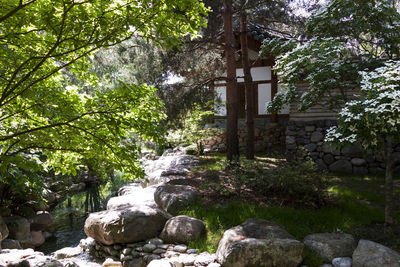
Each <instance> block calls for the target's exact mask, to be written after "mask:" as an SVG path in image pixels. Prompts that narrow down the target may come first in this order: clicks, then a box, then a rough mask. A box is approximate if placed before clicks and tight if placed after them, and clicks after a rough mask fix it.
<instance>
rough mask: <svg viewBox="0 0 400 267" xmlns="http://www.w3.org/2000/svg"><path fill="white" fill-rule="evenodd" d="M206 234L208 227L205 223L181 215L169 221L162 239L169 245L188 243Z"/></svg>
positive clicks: (162, 233)
mask: <svg viewBox="0 0 400 267" xmlns="http://www.w3.org/2000/svg"><path fill="white" fill-rule="evenodd" d="M205 234H206V226H205V224H204V222H203V221H201V220H199V219H196V218H192V217H189V216H185V215H181V216H176V217H172V218H171V219H169V220H168V221H167V223H166V224H165V226H164V229H163V231H162V232H161V235H160V237H161V238H162V239H163V240H165V242H167V243H188V242H191V241H196V240H197V239H199V238H200V237H202V236H204V235H205Z"/></svg>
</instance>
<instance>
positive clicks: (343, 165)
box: [329, 159, 353, 173]
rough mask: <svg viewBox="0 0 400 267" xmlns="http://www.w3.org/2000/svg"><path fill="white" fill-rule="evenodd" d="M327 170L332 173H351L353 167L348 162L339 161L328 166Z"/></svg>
mask: <svg viewBox="0 0 400 267" xmlns="http://www.w3.org/2000/svg"><path fill="white" fill-rule="evenodd" d="M329 170H330V171H332V172H341V173H353V166H352V165H351V163H350V161H348V160H345V159H340V160H338V161H336V162H334V163H332V164H331V165H329Z"/></svg>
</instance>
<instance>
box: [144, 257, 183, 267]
mask: <svg viewBox="0 0 400 267" xmlns="http://www.w3.org/2000/svg"><path fill="white" fill-rule="evenodd" d="M175 266H176V265H175V264H173V263H172V262H170V261H169V260H166V259H162V260H153V261H151V262H150V263H149V265H147V267H175Z"/></svg>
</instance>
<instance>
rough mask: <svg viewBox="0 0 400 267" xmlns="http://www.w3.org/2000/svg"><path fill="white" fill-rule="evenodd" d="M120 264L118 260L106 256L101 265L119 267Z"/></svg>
mask: <svg viewBox="0 0 400 267" xmlns="http://www.w3.org/2000/svg"><path fill="white" fill-rule="evenodd" d="M121 266H122V264H121V262H119V261H115V260H113V259H112V258H107V259H106V260H105V261H104V263H103V267H121Z"/></svg>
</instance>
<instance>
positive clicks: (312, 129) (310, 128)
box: [304, 125, 315, 132]
mask: <svg viewBox="0 0 400 267" xmlns="http://www.w3.org/2000/svg"><path fill="white" fill-rule="evenodd" d="M304 129H305V130H306V132H314V131H315V126H314V125H307V126H306V127H305V128H304Z"/></svg>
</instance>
